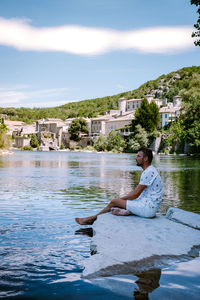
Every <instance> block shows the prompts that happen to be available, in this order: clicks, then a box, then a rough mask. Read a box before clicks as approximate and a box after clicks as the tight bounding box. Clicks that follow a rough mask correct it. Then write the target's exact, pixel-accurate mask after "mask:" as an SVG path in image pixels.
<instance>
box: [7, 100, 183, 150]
mask: <svg viewBox="0 0 200 300" xmlns="http://www.w3.org/2000/svg"><path fill="white" fill-rule="evenodd" d="M145 98H146V99H147V101H148V103H151V102H155V103H156V104H157V106H158V107H159V112H160V126H159V128H160V129H161V128H162V127H164V126H166V125H168V124H169V123H170V122H171V121H174V120H176V119H177V118H178V117H179V115H180V110H181V104H182V98H181V96H174V97H173V102H167V99H160V98H155V96H154V95H152V94H148V95H146V96H145ZM142 101H143V99H126V98H120V99H119V101H118V110H110V111H108V112H105V113H104V115H101V116H99V117H96V118H85V121H86V122H87V124H88V130H89V132H88V134H87V135H86V134H82V135H81V139H80V141H79V142H78V145H79V146H81V147H83V148H84V147H86V146H87V145H90V144H91V143H92V141H93V139H94V138H96V137H98V136H99V135H100V134H102V135H104V136H108V134H109V133H110V132H111V131H113V130H117V132H118V134H120V135H122V136H128V135H130V134H131V132H130V127H129V125H130V124H131V122H132V120H134V115H135V111H136V109H138V108H139V107H140V106H141V103H142ZM73 120H74V118H70V119H67V120H65V121H62V120H61V119H53V118H47V119H41V120H37V121H36V122H35V123H33V124H31V125H28V124H25V123H24V122H21V121H11V120H8V119H6V118H5V119H4V123H5V125H6V127H7V128H8V131H7V134H8V135H11V136H12V137H13V145H12V146H13V147H14V148H18V149H22V148H23V147H25V146H27V147H29V146H30V140H31V136H32V135H33V134H35V135H36V136H37V138H38V141H39V144H40V145H39V149H38V150H40V151H49V150H59V149H61V145H62V147H63V148H66V149H71V148H73V147H74V143H75V142H74V141H72V140H71V139H70V133H69V128H70V126H71V123H72V121H73ZM76 145H77V143H76Z"/></svg>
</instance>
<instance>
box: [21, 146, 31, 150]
mask: <svg viewBox="0 0 200 300" xmlns="http://www.w3.org/2000/svg"><path fill="white" fill-rule="evenodd" d="M22 150H25V151H32V150H33V148H32V147H31V146H24V147H23V148H22Z"/></svg>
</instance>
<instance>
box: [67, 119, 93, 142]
mask: <svg viewBox="0 0 200 300" xmlns="http://www.w3.org/2000/svg"><path fill="white" fill-rule="evenodd" d="M88 132H89V130H88V124H87V122H86V121H85V120H84V119H83V118H79V119H74V120H73V121H72V123H71V126H70V128H69V133H70V138H71V140H73V141H80V134H81V133H86V134H88Z"/></svg>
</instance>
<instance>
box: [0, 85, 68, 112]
mask: <svg viewBox="0 0 200 300" xmlns="http://www.w3.org/2000/svg"><path fill="white" fill-rule="evenodd" d="M67 91H68V88H54V89H44V90H41V89H40V90H30V89H29V88H28V86H26V85H21V86H13V87H0V107H11V106H14V107H21V106H23V107H50V106H58V105H63V104H66V103H67V100H60V98H61V97H62V98H64V97H65V96H66V92H67Z"/></svg>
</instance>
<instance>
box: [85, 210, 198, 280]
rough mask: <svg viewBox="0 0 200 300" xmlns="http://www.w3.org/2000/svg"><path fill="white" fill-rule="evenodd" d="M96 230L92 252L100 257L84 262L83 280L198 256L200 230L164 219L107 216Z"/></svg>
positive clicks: (99, 219)
mask: <svg viewBox="0 0 200 300" xmlns="http://www.w3.org/2000/svg"><path fill="white" fill-rule="evenodd" d="M93 228H94V231H95V235H94V237H93V238H92V249H93V248H96V249H97V254H95V255H92V256H91V257H90V258H89V259H87V260H86V261H85V262H84V266H85V269H84V271H83V277H91V276H97V275H113V274H117V273H118V274H119V273H120V272H118V270H119V269H121V270H122V269H123V273H124V272H125V269H128V268H129V267H131V270H132V271H134V272H136V271H140V270H146V269H149V268H152V267H160V266H163V265H167V264H168V263H169V261H172V260H174V259H175V260H177V259H178V260H181V259H189V258H191V257H192V256H193V257H195V256H198V255H199V249H200V248H199V247H196V246H200V231H199V230H195V229H193V228H190V227H188V226H185V225H183V224H180V223H177V222H173V221H171V220H169V219H168V218H166V217H164V216H157V217H156V218H153V219H145V218H140V217H136V216H126V217H119V216H114V215H112V214H111V213H107V214H104V215H100V216H99V217H98V220H97V221H96V222H95V223H94V227H93ZM194 246H195V247H196V248H195V247H194ZM195 249H196V253H195ZM127 263H128V265H127ZM125 273H126V272H125Z"/></svg>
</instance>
